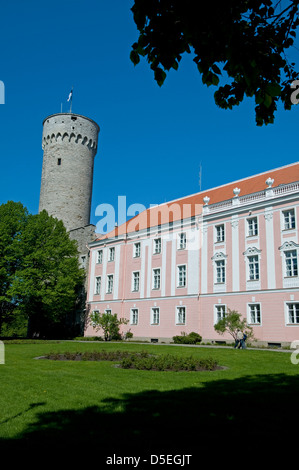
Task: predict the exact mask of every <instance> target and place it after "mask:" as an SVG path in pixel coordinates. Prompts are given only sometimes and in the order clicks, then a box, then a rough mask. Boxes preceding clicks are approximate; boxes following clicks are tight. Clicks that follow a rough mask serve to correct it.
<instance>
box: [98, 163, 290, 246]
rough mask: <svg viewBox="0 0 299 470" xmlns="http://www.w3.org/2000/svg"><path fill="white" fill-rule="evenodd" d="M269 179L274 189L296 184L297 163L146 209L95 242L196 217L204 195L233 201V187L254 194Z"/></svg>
mask: <svg viewBox="0 0 299 470" xmlns="http://www.w3.org/2000/svg"><path fill="white" fill-rule="evenodd" d="M269 177H270V178H272V179H274V182H273V185H272V187H273V188H275V187H277V186H279V185H282V184H288V183H292V182H295V181H299V162H296V163H293V164H290V165H287V166H284V167H281V168H277V169H274V170H270V171H266V172H264V173H260V174H258V175H253V176H249V177H247V178H244V179H241V180H238V181H234V182H233V183H228V184H224V185H223V186H218V187H216V188H212V189H209V190H206V191H202V192H199V193H196V194H193V195H190V196H186V197H183V198H180V199H176V200H174V201H170V202H167V203H164V204H161V205H158V206H155V207H153V208H150V209H147V210H145V211H143V212H142V213H140V214H138V215H136V216H135V217H133V218H132V219H130V220H128V221H127V222H126V223H124V224H122V225H121V226H120V227H117V228H116V229H115V230H112V231H111V232H110V233H108V234H105V235H103V236H101V235H99V238H98V239H97V240H103V239H108V238H111V237H115V236H116V235H118V236H120V235H124V234H125V233H126V232H127V233H132V232H135V231H136V230H138V229H139V230H143V229H146V228H148V227H154V226H157V225H159V224H161V225H163V224H164V223H169V222H171V221H175V220H180V219H181V218H187V217H191V216H192V215H198V214H200V213H201V210H202V209H201V208H202V205H203V204H204V202H203V199H204V197H205V196H208V197H209V198H210V201H209V205H210V204H216V203H219V202H222V201H227V200H229V199H232V198H233V197H234V193H233V189H234V188H236V187H238V188H239V189H240V194H239V195H240V196H245V195H248V194H253V193H257V192H259V191H263V190H265V189H266V188H267V184H266V180H267V179H268V178H269Z"/></svg>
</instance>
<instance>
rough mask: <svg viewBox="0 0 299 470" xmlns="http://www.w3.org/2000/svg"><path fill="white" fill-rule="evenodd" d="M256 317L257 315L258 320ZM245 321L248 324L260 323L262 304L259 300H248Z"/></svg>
mask: <svg viewBox="0 0 299 470" xmlns="http://www.w3.org/2000/svg"><path fill="white" fill-rule="evenodd" d="M253 316H254V318H253ZM258 317H259V321H258ZM247 323H248V325H258V326H259V325H261V324H262V305H261V303H260V302H248V304H247Z"/></svg>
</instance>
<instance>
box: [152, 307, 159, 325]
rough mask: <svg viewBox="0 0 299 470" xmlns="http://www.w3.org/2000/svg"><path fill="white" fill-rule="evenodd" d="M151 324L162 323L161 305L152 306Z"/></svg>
mask: <svg viewBox="0 0 299 470" xmlns="http://www.w3.org/2000/svg"><path fill="white" fill-rule="evenodd" d="M157 320H158V321H157ZM151 325H160V307H152V308H151Z"/></svg>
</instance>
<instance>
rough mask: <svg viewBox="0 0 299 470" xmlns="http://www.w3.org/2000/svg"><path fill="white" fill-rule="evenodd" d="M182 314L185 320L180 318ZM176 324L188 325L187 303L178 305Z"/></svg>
mask: <svg viewBox="0 0 299 470" xmlns="http://www.w3.org/2000/svg"><path fill="white" fill-rule="evenodd" d="M181 310H182V311H181ZM180 315H183V321H182V320H180ZM175 324H176V325H186V307H185V305H178V306H177V307H176V309H175Z"/></svg>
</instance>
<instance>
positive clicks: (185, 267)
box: [177, 264, 187, 288]
mask: <svg viewBox="0 0 299 470" xmlns="http://www.w3.org/2000/svg"><path fill="white" fill-rule="evenodd" d="M181 268H184V273H183V279H182V280H183V283H182V282H181V279H180V274H181ZM186 286H187V265H186V264H179V265H178V266H177V287H178V288H181V287H186Z"/></svg>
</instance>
